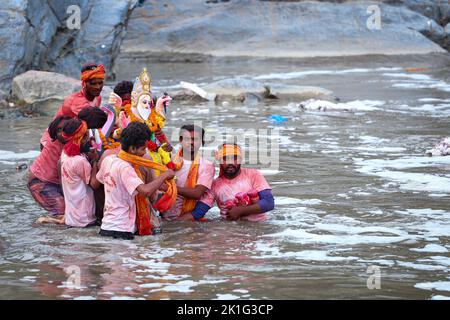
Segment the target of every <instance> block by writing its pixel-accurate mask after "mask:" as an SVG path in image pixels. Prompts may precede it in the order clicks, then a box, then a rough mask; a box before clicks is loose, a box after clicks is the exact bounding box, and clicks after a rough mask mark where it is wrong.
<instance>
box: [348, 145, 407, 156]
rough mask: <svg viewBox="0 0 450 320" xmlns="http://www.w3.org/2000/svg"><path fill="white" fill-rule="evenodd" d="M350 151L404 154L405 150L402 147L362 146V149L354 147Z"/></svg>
mask: <svg viewBox="0 0 450 320" xmlns="http://www.w3.org/2000/svg"><path fill="white" fill-rule="evenodd" d="M350 149H351V150H361V151H377V153H375V154H378V152H381V153H390V152H404V151H406V148H402V147H377V146H364V147H354V148H350Z"/></svg>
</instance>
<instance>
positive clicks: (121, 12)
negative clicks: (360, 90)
mask: <svg viewBox="0 0 450 320" xmlns="http://www.w3.org/2000/svg"><path fill="white" fill-rule="evenodd" d="M71 5H77V6H78V7H79V8H80V25H79V28H73V26H71V25H70V23H69V22H73V21H72V20H73V17H74V13H73V11H70V10H68V8H69V6H71ZM377 10H379V11H377ZM378 13H379V18H380V19H379V21H378V20H377V14H378ZM71 19H72V20H71ZM378 22H379V24H378ZM449 22H450V4H449V3H448V1H434V0H425V1H419V0H378V1H251V2H248V1H239V0H230V1H224V0H222V1H204V0H195V1H189V2H187V1H180V0H167V1H142V0H139V1H138V0H126V1H107V0H99V1H88V0H7V1H2V2H1V3H0V26H1V30H2V31H1V32H0V43H2V44H4V45H3V49H2V50H1V52H0V99H5V98H6V97H8V96H9V95H10V93H11V88H12V79H13V78H14V77H15V76H16V75H18V74H21V73H23V72H25V71H27V70H31V69H36V70H45V71H55V72H58V73H62V74H65V75H67V76H71V77H74V78H77V77H78V74H79V68H80V65H82V64H83V63H85V62H87V61H97V62H100V63H103V64H105V66H106V69H107V71H108V77H109V79H110V80H112V79H114V77H115V74H117V73H121V69H125V68H127V66H128V65H130V63H133V64H136V61H139V62H142V64H144V65H145V64H149V63H155V62H187V63H191V62H192V63H197V62H205V61H207V60H208V59H214V58H223V57H241V56H246V57H255V58H301V57H313V56H349V55H367V54H383V55H392V54H427V53H431V52H441V53H446V52H447V51H446V50H445V48H446V49H448V48H449V39H450V37H449V34H450V25H449Z"/></svg>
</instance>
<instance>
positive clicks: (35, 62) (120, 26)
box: [0, 0, 137, 91]
mask: <svg viewBox="0 0 450 320" xmlns="http://www.w3.org/2000/svg"><path fill="white" fill-rule="evenodd" d="M136 3H137V0H124V1H108V0H97V1H88V0H6V1H2V2H1V3H0V30H1V32H0V45H1V46H2V50H1V51H0V88H2V89H3V90H6V91H9V90H10V88H11V80H12V78H13V77H14V76H15V75H17V74H20V73H22V72H24V71H26V70H30V69H44V70H50V71H51V70H53V71H57V72H61V73H64V74H66V75H70V76H72V77H78V76H79V73H80V68H81V66H82V65H83V64H85V63H86V62H97V63H103V64H105V67H106V69H107V72H108V73H107V75H108V76H111V72H110V70H111V65H112V63H113V60H114V57H115V56H116V55H117V54H116V52H117V51H118V49H119V46H120V44H121V41H122V38H123V36H124V30H125V27H126V25H127V21H128V16H129V13H130V12H131V9H132V8H133V7H134V6H135V5H136ZM70 5H78V6H79V7H80V9H81V10H80V13H81V26H80V29H69V28H68V25H67V18H68V17H69V13H67V8H68V7H69V6H70Z"/></svg>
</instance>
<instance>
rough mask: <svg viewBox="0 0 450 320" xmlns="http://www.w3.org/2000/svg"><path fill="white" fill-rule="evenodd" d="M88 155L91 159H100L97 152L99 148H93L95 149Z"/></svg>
mask: <svg viewBox="0 0 450 320" xmlns="http://www.w3.org/2000/svg"><path fill="white" fill-rule="evenodd" d="M87 156H88V158H89V159H90V160H91V161H93V160H95V161H98V159H100V156H99V155H98V153H97V149H93V150H91V151H89V152H88V153H87Z"/></svg>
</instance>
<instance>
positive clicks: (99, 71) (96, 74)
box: [81, 64, 105, 82]
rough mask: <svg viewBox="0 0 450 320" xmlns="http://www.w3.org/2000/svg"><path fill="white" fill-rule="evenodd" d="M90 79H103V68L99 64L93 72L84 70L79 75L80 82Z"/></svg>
mask: <svg viewBox="0 0 450 320" xmlns="http://www.w3.org/2000/svg"><path fill="white" fill-rule="evenodd" d="M90 79H105V66H104V65H102V64H100V65H98V66H97V68H95V69H94V70H86V71H84V72H82V73H81V81H83V82H84V81H87V80H90Z"/></svg>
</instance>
